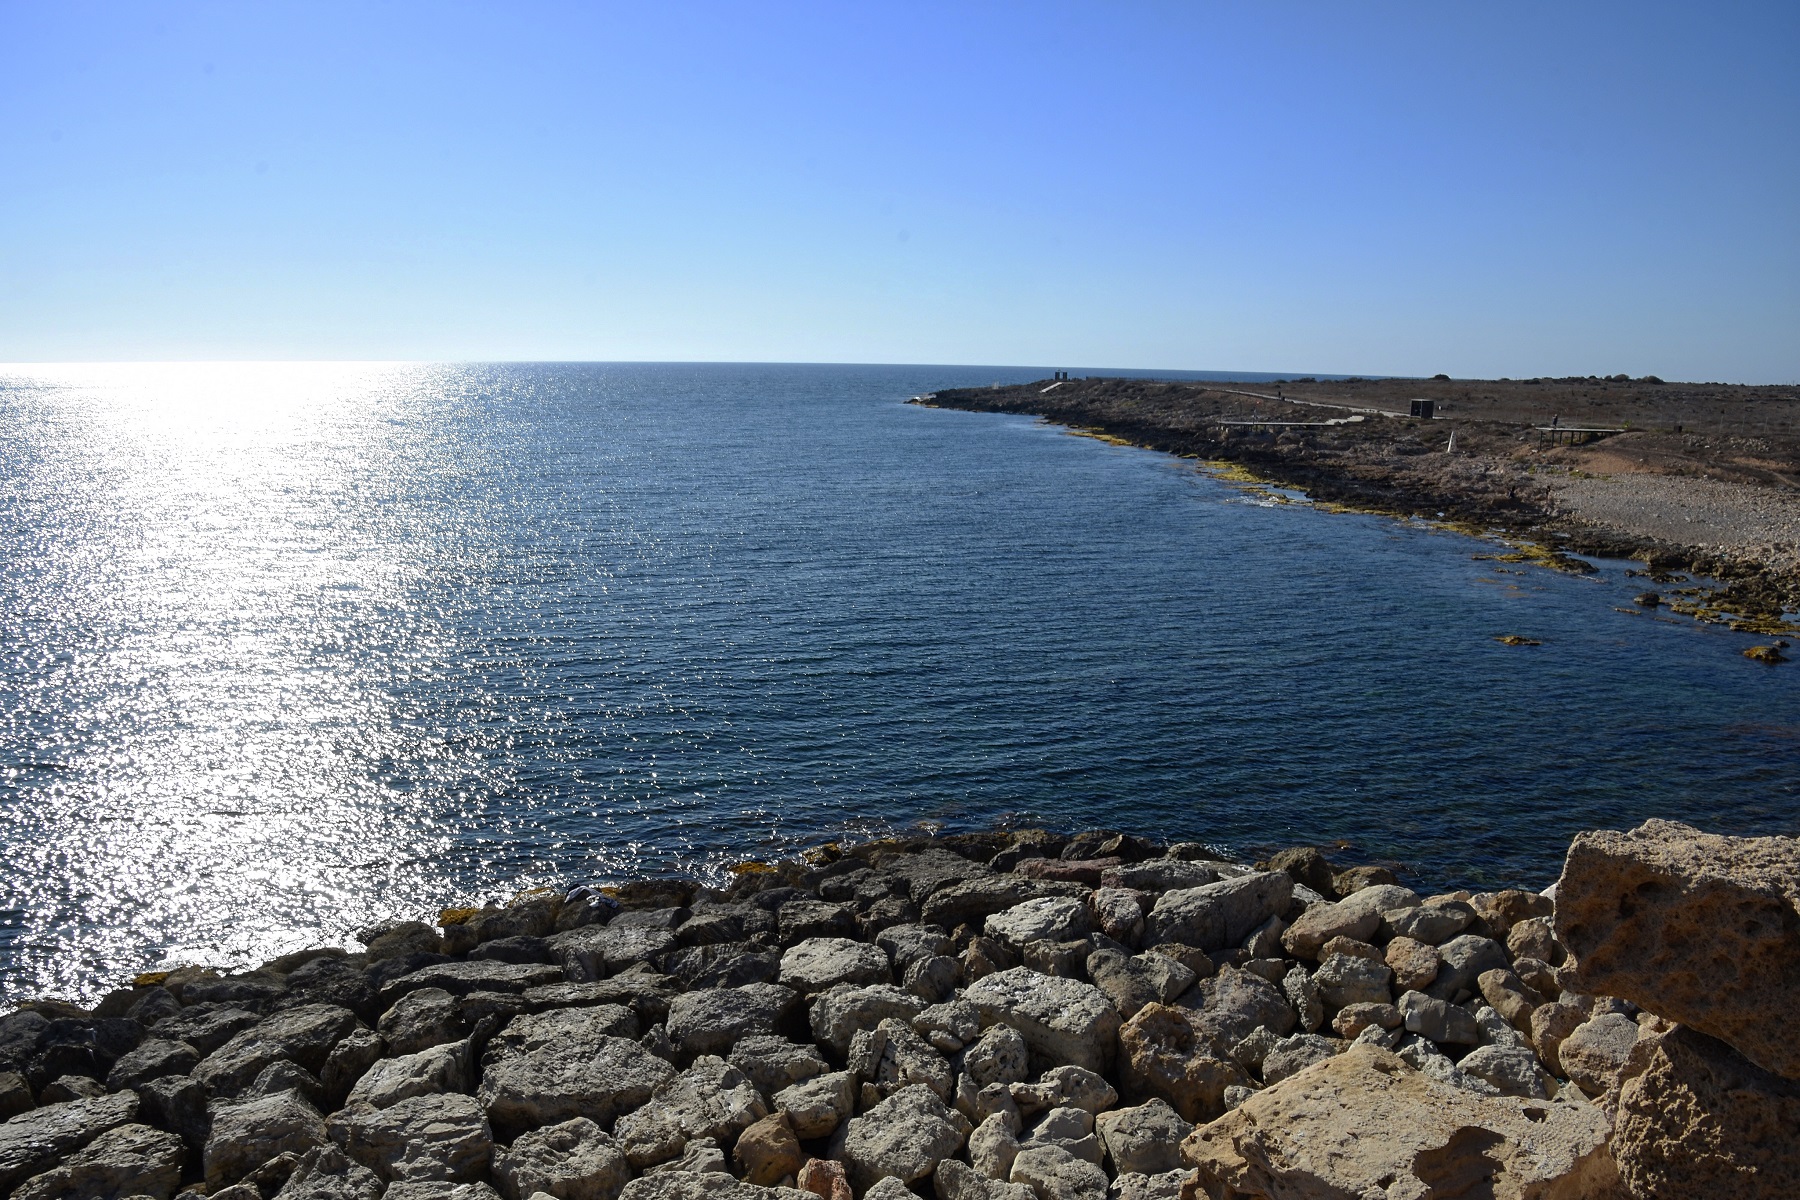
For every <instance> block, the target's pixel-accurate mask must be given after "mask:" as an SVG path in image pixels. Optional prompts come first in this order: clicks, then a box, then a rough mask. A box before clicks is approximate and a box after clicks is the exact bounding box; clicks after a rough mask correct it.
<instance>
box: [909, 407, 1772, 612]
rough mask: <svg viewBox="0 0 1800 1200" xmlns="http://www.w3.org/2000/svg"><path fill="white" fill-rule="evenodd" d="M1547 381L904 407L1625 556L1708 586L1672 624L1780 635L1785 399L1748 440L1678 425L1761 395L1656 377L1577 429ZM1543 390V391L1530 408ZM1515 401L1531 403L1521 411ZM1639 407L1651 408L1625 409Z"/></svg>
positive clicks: (1572, 410) (1557, 556)
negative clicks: (1034, 421) (1038, 426)
mask: <svg viewBox="0 0 1800 1200" xmlns="http://www.w3.org/2000/svg"><path fill="white" fill-rule="evenodd" d="M1547 382H1557V381H1537V380H1527V381H1510V380H1503V381H1468V380H1456V381H1452V380H1439V381H1431V380H1414V381H1368V380H1351V381H1318V380H1302V381H1297V382H1295V383H1291V384H1287V385H1286V386H1285V387H1281V386H1280V385H1277V384H1269V383H1216V384H1214V383H1204V384H1202V383H1185V382H1166V381H1156V380H1141V379H1093V380H1066V381H1048V380H1046V381H1039V382H1035V383H1029V384H1020V385H1014V386H1007V387H1000V386H996V387H992V388H961V389H951V390H944V391H940V392H935V393H932V394H930V395H927V396H920V397H915V398H914V399H915V402H916V403H920V404H924V405H928V406H931V407H936V408H951V409H959V410H962V411H967V412H1007V413H1020V414H1029V415H1033V416H1039V417H1042V418H1043V419H1045V420H1048V421H1053V422H1056V423H1058V424H1063V425H1067V426H1069V427H1070V428H1072V429H1074V430H1078V431H1080V432H1084V433H1089V434H1095V435H1098V436H1102V437H1105V438H1108V439H1110V440H1114V441H1118V442H1121V443H1124V444H1128V445H1133V446H1138V447H1141V448H1144V449H1150V450H1158V451H1163V452H1165V453H1170V454H1176V455H1180V456H1182V457H1187V458H1199V459H1203V460H1207V461H1213V462H1220V463H1230V464H1234V465H1236V466H1238V467H1241V468H1243V469H1245V470H1246V471H1248V472H1251V473H1252V474H1253V475H1254V476H1255V477H1256V478H1257V479H1260V480H1264V481H1267V482H1269V483H1272V484H1275V485H1278V486H1282V487H1290V488H1294V489H1297V490H1300V491H1303V492H1305V493H1306V495H1307V496H1308V497H1309V498H1311V499H1313V500H1314V501H1316V502H1318V503H1322V504H1329V505H1335V506H1341V507H1344V508H1350V509H1356V510H1360V511H1367V512H1376V513H1386V514H1392V515H1397V516H1411V517H1421V518H1426V519H1430V520H1439V521H1448V522H1451V523H1454V524H1461V525H1465V526H1468V527H1470V528H1471V530H1473V531H1480V532H1485V531H1493V530H1498V531H1501V532H1503V533H1504V534H1507V535H1510V536H1513V537H1517V538H1521V539H1527V540H1529V541H1532V542H1535V543H1537V544H1538V545H1539V546H1540V547H1542V552H1541V557H1542V558H1543V559H1544V561H1546V562H1547V563H1549V564H1550V565H1558V566H1561V567H1562V568H1563V569H1574V570H1581V569H1585V568H1584V565H1583V564H1581V563H1580V562H1579V560H1575V559H1571V558H1570V557H1569V555H1571V554H1591V555H1599V556H1604V557H1614V558H1635V559H1638V560H1640V561H1642V562H1643V563H1644V564H1645V574H1646V576H1648V577H1650V578H1651V579H1652V580H1653V581H1655V582H1658V583H1662V584H1670V583H1687V582H1690V581H1689V580H1687V579H1685V578H1675V577H1676V576H1677V575H1695V576H1702V577H1704V578H1705V579H1707V580H1712V581H1716V582H1715V583H1714V584H1712V585H1710V586H1707V585H1701V586H1696V587H1694V588H1693V589H1692V591H1691V597H1692V598H1691V599H1690V600H1688V601H1681V600H1678V601H1677V602H1678V603H1679V604H1681V605H1682V607H1683V608H1685V609H1686V610H1688V612H1689V615H1692V616H1696V617H1698V618H1700V619H1702V620H1716V621H1719V622H1720V623H1730V624H1733V625H1734V627H1738V628H1742V629H1744V630H1746V631H1748V632H1757V633H1766V634H1782V633H1790V632H1794V631H1795V629H1794V626H1793V624H1792V622H1790V621H1788V620H1786V619H1785V617H1784V613H1787V612H1793V611H1796V610H1800V489H1797V488H1796V485H1795V479H1796V478H1797V477H1800V465H1796V464H1800V441H1797V440H1796V439H1795V438H1794V436H1793V435H1792V432H1791V429H1790V426H1791V424H1792V422H1791V421H1789V420H1787V419H1785V414H1786V413H1787V412H1788V411H1789V410H1790V407H1791V406H1790V405H1787V404H1785V403H1782V404H1774V403H1772V402H1773V401H1787V400H1791V399H1792V398H1791V397H1789V396H1786V395H1779V396H1777V395H1771V396H1768V397H1763V398H1762V402H1763V405H1764V407H1766V408H1769V409H1770V411H1771V412H1779V413H1781V414H1783V416H1781V417H1779V418H1773V417H1771V418H1764V420H1765V421H1766V423H1767V424H1768V425H1769V428H1768V429H1766V430H1761V434H1762V436H1757V437H1742V436H1739V437H1725V436H1707V435H1705V434H1703V433H1701V432H1700V431H1699V430H1698V429H1697V428H1696V427H1695V426H1694V425H1693V424H1692V423H1694V422H1696V421H1699V422H1704V421H1705V420H1707V419H1708V417H1710V418H1711V419H1712V420H1713V421H1714V423H1717V424H1721V425H1728V424H1729V421H1730V420H1731V419H1732V418H1731V417H1721V416H1719V415H1718V414H1716V413H1712V412H1711V408H1713V407H1717V406H1718V404H1719V403H1720V402H1721V397H1720V396H1717V395H1714V393H1715V392H1721V391H1722V392H1745V393H1748V394H1749V399H1748V400H1745V399H1743V398H1741V397H1732V398H1730V399H1731V401H1732V403H1734V404H1737V405H1739V406H1740V407H1742V408H1746V409H1754V408H1755V406H1756V403H1757V399H1758V393H1760V392H1764V391H1774V390H1778V389H1743V388H1738V389H1730V388H1722V387H1721V385H1680V388H1678V387H1676V386H1675V385H1664V384H1662V383H1661V382H1660V381H1657V382H1656V386H1655V387H1651V388H1641V389H1638V392H1637V393H1632V394H1630V395H1629V396H1628V395H1626V393H1623V392H1621V393H1619V395H1620V396H1622V397H1624V398H1622V399H1619V400H1618V401H1616V403H1615V406H1614V407H1612V408H1599V409H1596V410H1595V412H1596V414H1597V415H1591V416H1587V417H1585V418H1584V417H1583V415H1582V414H1583V410H1582V408H1581V405H1583V404H1589V405H1592V404H1593V403H1594V401H1593V399H1592V397H1591V396H1587V397H1586V398H1585V399H1584V398H1583V397H1584V396H1586V394H1585V393H1579V392H1576V391H1575V389H1573V388H1572V387H1564V388H1562V389H1545V388H1543V387H1536V388H1533V387H1528V386H1526V385H1537V384H1543V383H1547ZM1563 382H1565V383H1566V382H1570V381H1563ZM1384 384H1385V385H1388V386H1385V387H1383V386H1381V385H1384ZM1598 386H1599V387H1602V388H1605V387H1608V386H1612V387H1615V388H1622V387H1624V386H1625V385H1615V384H1609V383H1608V381H1599V383H1598ZM1483 388H1485V389H1490V390H1492V391H1493V392H1494V393H1495V394H1494V395H1491V396H1490V395H1486V394H1484V393H1482V392H1480V391H1479V389H1483ZM1682 388H1686V389H1695V390H1693V392H1692V394H1691V395H1689V393H1688V392H1684V391H1682V390H1680V389H1682ZM1396 389H1398V390H1396ZM1276 390H1279V391H1280V392H1281V393H1282V395H1283V396H1284V398H1283V399H1277V397H1276V395H1275V394H1273V392H1274V391H1276ZM1547 390H1548V391H1549V392H1552V393H1554V394H1551V395H1541V396H1540V395H1538V394H1537V393H1543V392H1546V391H1547ZM1434 392H1435V393H1441V394H1443V395H1445V396H1449V395H1454V396H1455V397H1456V399H1455V401H1454V402H1453V403H1452V402H1451V401H1448V400H1446V401H1444V402H1443V403H1444V405H1445V407H1444V409H1443V410H1441V411H1439V412H1438V413H1437V414H1436V415H1435V416H1434V417H1432V418H1429V419H1420V420H1412V419H1407V418H1405V416H1404V413H1405V411H1406V409H1405V404H1406V402H1405V401H1403V400H1399V399H1397V398H1396V397H1398V396H1401V395H1406V394H1417V395H1421V396H1426V395H1431V394H1434ZM1520 392H1529V393H1532V395H1531V396H1529V397H1528V399H1527V400H1521V399H1519V398H1518V396H1517V393H1520ZM1642 393H1658V394H1659V395H1658V397H1657V403H1656V404H1655V405H1653V406H1652V405H1649V404H1648V402H1645V403H1644V405H1643V406H1642V407H1643V411H1642V412H1638V410H1637V409H1636V408H1634V407H1633V404H1634V402H1636V401H1637V400H1638V399H1640V398H1641V394H1642ZM1484 401H1485V402H1486V403H1484ZM1684 401H1685V406H1684ZM1709 406H1710V407H1709ZM1396 408H1397V409H1398V414H1396V412H1395V411H1394V410H1395V409H1396ZM1539 409H1541V410H1542V411H1538V410H1539ZM1552 409H1560V412H1556V413H1553V412H1552V411H1551V410H1552ZM1629 412H1638V415H1639V416H1640V418H1642V417H1644V416H1646V415H1648V416H1650V417H1652V418H1653V419H1656V420H1659V421H1665V422H1667V428H1665V429H1663V430H1661V431H1658V430H1652V429H1646V428H1641V427H1640V428H1637V429H1629V428H1628V431H1627V432H1625V433H1623V434H1618V435H1616V436H1605V437H1601V438H1599V439H1598V440H1594V441H1583V442H1581V443H1580V444H1570V443H1569V441H1568V440H1564V441H1555V440H1552V439H1549V438H1547V437H1546V435H1545V434H1543V433H1542V432H1540V430H1539V428H1538V426H1537V425H1534V424H1533V422H1534V421H1540V422H1542V424H1543V425H1544V426H1548V425H1549V424H1550V422H1551V421H1553V420H1563V419H1564V414H1569V416H1570V419H1569V420H1567V421H1566V423H1567V424H1576V423H1577V422H1578V421H1579V420H1582V419H1585V420H1587V421H1590V422H1593V421H1601V422H1605V423H1607V424H1612V423H1613V422H1615V421H1618V420H1626V425H1627V426H1628V427H1629V426H1630V424H1631V422H1630V421H1629V420H1628V419H1626V418H1623V417H1621V416H1620V415H1619V414H1620V413H1629ZM1684 413H1686V414H1687V420H1688V421H1689V422H1690V424H1689V426H1688V427H1687V431H1686V432H1682V433H1674V432H1671V430H1682V429H1683V428H1684V427H1683V425H1682V423H1681V422H1682V416H1683V414H1684ZM1396 417H1398V419H1395V418H1396ZM1737 419H1738V420H1740V421H1741V418H1737ZM1639 424H1640V426H1641V424H1642V421H1641V420H1640V422H1639ZM1759 429H1760V427H1759ZM1452 435H1454V438H1453V439H1452ZM1452 447H1453V448H1452ZM1775 468H1781V469H1775ZM1702 475H1704V478H1702ZM1670 493H1674V494H1673V495H1671V494H1670ZM1680 513H1685V514H1686V516H1685V518H1684V517H1682V516H1678V515H1675V514H1680ZM1695 514H1698V517H1697V518H1696V516H1695ZM1678 527H1679V528H1678Z"/></svg>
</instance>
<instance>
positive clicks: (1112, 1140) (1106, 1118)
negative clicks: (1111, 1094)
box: [1094, 1100, 1194, 1175]
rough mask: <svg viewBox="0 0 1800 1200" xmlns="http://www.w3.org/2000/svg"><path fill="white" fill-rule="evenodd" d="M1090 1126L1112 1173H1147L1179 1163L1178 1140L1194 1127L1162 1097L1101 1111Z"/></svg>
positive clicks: (1179, 1148)
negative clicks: (1103, 1149)
mask: <svg viewBox="0 0 1800 1200" xmlns="http://www.w3.org/2000/svg"><path fill="white" fill-rule="evenodd" d="M1094 1128H1095V1131H1096V1132H1097V1133H1099V1135H1100V1140H1101V1142H1102V1143H1104V1144H1105V1146H1106V1156H1107V1158H1108V1159H1110V1160H1111V1162H1112V1166H1113V1173H1114V1174H1124V1173H1126V1172H1131V1171H1140V1172H1144V1173H1146V1174H1150V1175H1156V1174H1160V1173H1162V1172H1164V1171H1173V1170H1176V1169H1177V1168H1179V1167H1180V1166H1181V1142H1182V1139H1184V1138H1186V1137H1187V1135H1188V1134H1190V1133H1192V1132H1193V1131H1194V1127H1193V1125H1192V1124H1191V1123H1190V1122H1188V1121H1184V1120H1182V1118H1181V1114H1180V1113H1178V1112H1176V1111H1175V1110H1174V1109H1173V1108H1170V1107H1169V1105H1168V1103H1167V1102H1165V1101H1163V1100H1150V1101H1147V1102H1146V1103H1143V1104H1139V1105H1136V1106H1135V1107H1132V1108H1115V1109H1113V1110H1112V1111H1111V1112H1104V1113H1101V1114H1100V1115H1099V1116H1098V1117H1097V1118H1095V1120H1094Z"/></svg>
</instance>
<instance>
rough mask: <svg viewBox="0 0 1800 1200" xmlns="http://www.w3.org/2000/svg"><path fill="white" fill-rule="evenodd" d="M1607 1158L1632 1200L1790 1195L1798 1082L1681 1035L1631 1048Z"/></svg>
mask: <svg viewBox="0 0 1800 1200" xmlns="http://www.w3.org/2000/svg"><path fill="white" fill-rule="evenodd" d="M1613 1107H1614V1110H1615V1122H1614V1131H1613V1153H1614V1155H1615V1156H1616V1158H1617V1160H1618V1164H1619V1174H1620V1176H1621V1177H1622V1179H1623V1180H1624V1182H1625V1183H1626V1185H1627V1186H1628V1187H1629V1188H1630V1191H1631V1195H1632V1196H1633V1197H1637V1198H1640V1200H1692V1198H1695V1197H1702V1196H1704V1197H1719V1198H1720V1200H1724V1198H1725V1197H1729V1198H1730V1200H1776V1198H1777V1197H1782V1198H1791V1197H1794V1196H1800V1085H1797V1084H1795V1083H1794V1082H1793V1081H1791V1080H1786V1079H1782V1078H1780V1077H1778V1076H1776V1075H1773V1074H1771V1073H1769V1072H1767V1071H1764V1070H1761V1069H1760V1068H1758V1067H1756V1066H1755V1065H1754V1064H1752V1063H1749V1062H1747V1061H1745V1060H1744V1058H1743V1057H1742V1056H1741V1055H1739V1054H1737V1053H1735V1052H1734V1051H1733V1050H1732V1049H1731V1048H1730V1047H1729V1046H1727V1045H1725V1044H1724V1043H1723V1042H1719V1041H1717V1040H1715V1039H1713V1038H1709V1037H1706V1036H1705V1035H1703V1034H1699V1033H1696V1032H1694V1031H1693V1030H1691V1029H1683V1028H1676V1029H1674V1030H1672V1031H1670V1032H1668V1033H1661V1034H1652V1035H1650V1036H1647V1037H1645V1038H1643V1039H1641V1040H1640V1041H1639V1042H1638V1043H1637V1044H1636V1045H1635V1046H1634V1047H1633V1048H1632V1052H1631V1057H1630V1059H1629V1061H1628V1062H1627V1064H1626V1066H1625V1070H1624V1078H1623V1081H1622V1083H1621V1084H1620V1086H1619V1088H1618V1090H1617V1092H1616V1097H1615V1101H1614V1104H1613Z"/></svg>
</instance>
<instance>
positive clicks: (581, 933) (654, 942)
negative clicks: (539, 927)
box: [545, 921, 676, 983]
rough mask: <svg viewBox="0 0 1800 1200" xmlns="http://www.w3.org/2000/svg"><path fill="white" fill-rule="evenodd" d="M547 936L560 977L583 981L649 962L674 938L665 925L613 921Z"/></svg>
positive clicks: (671, 943)
mask: <svg viewBox="0 0 1800 1200" xmlns="http://www.w3.org/2000/svg"><path fill="white" fill-rule="evenodd" d="M549 940H550V953H551V955H552V956H553V957H554V958H555V960H556V962H557V964H558V965H559V966H560V967H561V968H562V978H566V979H568V980H570V981H572V982H575V983H587V982H592V981H594V980H598V979H605V978H606V977H607V976H609V975H616V974H618V973H619V972H620V971H623V970H625V969H626V968H627V967H633V966H636V965H637V964H638V963H645V962H649V961H651V960H652V959H655V958H656V957H657V956H658V955H661V954H663V953H665V952H667V951H669V950H672V949H674V947H675V940H676V939H675V933H674V931H673V930H670V929H667V928H663V927H659V926H655V925H629V924H620V923H619V922H617V921H615V922H613V923H612V924H609V925H587V926H584V927H582V928H580V929H571V930H569V931H568V932H566V933H559V934H557V935H556V936H555V937H552V938H551V939H549ZM545 982H548V981H545Z"/></svg>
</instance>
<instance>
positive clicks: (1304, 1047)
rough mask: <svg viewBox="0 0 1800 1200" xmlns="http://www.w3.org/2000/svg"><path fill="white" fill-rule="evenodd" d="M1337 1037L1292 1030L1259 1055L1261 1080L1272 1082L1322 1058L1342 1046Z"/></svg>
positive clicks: (1337, 1051)
mask: <svg viewBox="0 0 1800 1200" xmlns="http://www.w3.org/2000/svg"><path fill="white" fill-rule="evenodd" d="M1344 1046H1345V1043H1344V1042H1342V1041H1340V1040H1339V1039H1337V1038H1328V1037H1320V1036H1319V1035H1318V1034H1316V1033H1296V1034H1292V1035H1290V1036H1288V1037H1284V1038H1282V1039H1281V1040H1280V1041H1278V1042H1276V1043H1275V1044H1274V1045H1273V1046H1271V1047H1269V1049H1268V1051H1267V1052H1266V1053H1265V1054H1264V1055H1263V1057H1262V1077H1263V1083H1264V1084H1276V1083H1280V1082H1281V1081H1282V1080H1284V1079H1286V1078H1288V1077H1289V1076H1290V1075H1298V1074H1299V1073H1300V1072H1301V1071H1304V1070H1306V1068H1308V1067H1310V1066H1312V1065H1313V1064H1314V1063H1319V1062H1324V1061H1325V1060H1326V1059H1328V1058H1330V1057H1331V1056H1332V1055H1334V1054H1337V1053H1339V1052H1340V1051H1342V1050H1343V1049H1344Z"/></svg>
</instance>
